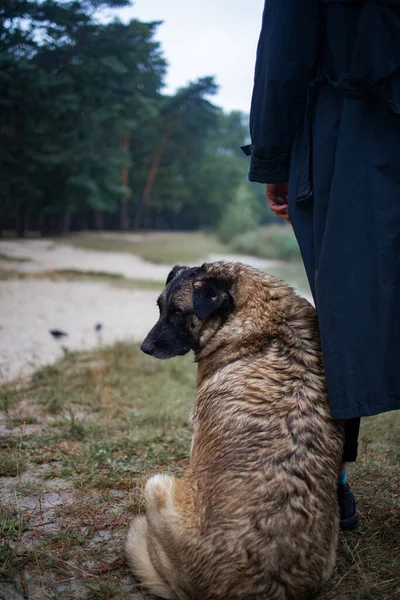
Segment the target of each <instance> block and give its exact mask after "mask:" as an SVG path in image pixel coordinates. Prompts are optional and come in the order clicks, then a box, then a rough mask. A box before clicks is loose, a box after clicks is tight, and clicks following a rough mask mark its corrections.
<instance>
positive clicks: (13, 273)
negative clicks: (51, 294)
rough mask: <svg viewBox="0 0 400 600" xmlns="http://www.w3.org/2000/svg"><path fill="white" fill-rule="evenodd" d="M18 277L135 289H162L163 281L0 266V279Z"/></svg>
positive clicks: (62, 270) (116, 275)
mask: <svg viewBox="0 0 400 600" xmlns="http://www.w3.org/2000/svg"><path fill="white" fill-rule="evenodd" d="M16 279H17V280H18V279H24V280H27V279H50V280H51V281H98V282H102V283H107V284H108V285H110V286H112V287H122V288H131V289H136V290H157V291H158V290H160V291H161V290H162V289H163V287H164V285H165V282H164V281H154V280H152V279H128V278H127V277H124V276H123V275H118V274H114V273H106V272H102V271H84V270H83V271H78V270H77V269H53V270H51V271H40V272H38V273H30V272H28V273H25V272H23V271H18V270H16V269H4V268H1V267H0V281H12V280H16Z"/></svg>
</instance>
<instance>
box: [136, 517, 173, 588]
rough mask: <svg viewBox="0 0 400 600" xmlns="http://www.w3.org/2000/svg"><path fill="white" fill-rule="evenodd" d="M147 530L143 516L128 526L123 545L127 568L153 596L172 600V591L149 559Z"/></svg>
mask: <svg viewBox="0 0 400 600" xmlns="http://www.w3.org/2000/svg"><path fill="white" fill-rule="evenodd" d="M147 529H148V527H147V519H146V517H145V516H142V517H136V519H134V520H133V521H132V523H131V525H130V528H129V532H128V537H127V539H126V545H125V552H126V557H127V560H128V563H129V566H130V568H131V570H132V572H133V573H134V574H135V576H136V577H137V578H138V579H139V581H140V582H141V583H142V584H143V586H144V587H146V588H148V589H149V590H151V592H152V593H153V594H155V595H156V596H160V597H161V598H167V599H168V600H173V598H174V595H173V592H172V589H171V588H170V586H169V585H168V583H167V582H166V581H164V580H163V579H162V577H161V576H160V575H159V573H158V572H157V571H156V568H155V566H154V565H153V562H152V560H151V558H150V553H149V548H148V535H147Z"/></svg>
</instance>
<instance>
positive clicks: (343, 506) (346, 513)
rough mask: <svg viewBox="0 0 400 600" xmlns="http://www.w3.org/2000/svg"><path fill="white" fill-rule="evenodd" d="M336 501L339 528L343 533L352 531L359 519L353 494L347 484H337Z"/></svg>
mask: <svg viewBox="0 0 400 600" xmlns="http://www.w3.org/2000/svg"><path fill="white" fill-rule="evenodd" d="M338 501H339V508H340V528H341V529H342V530H343V531H346V530H348V529H354V528H355V527H357V525H358V521H359V518H358V513H357V507H356V502H355V500H354V496H353V492H352V490H351V487H350V486H349V485H348V484H347V483H339V485H338Z"/></svg>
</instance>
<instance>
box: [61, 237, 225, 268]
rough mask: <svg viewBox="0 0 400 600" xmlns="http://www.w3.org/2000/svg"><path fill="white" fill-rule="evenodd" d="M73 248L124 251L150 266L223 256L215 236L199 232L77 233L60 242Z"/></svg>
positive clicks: (222, 247)
mask: <svg viewBox="0 0 400 600" xmlns="http://www.w3.org/2000/svg"><path fill="white" fill-rule="evenodd" d="M60 243H63V244H65V243H68V244H71V245H73V246H75V247H77V248H85V249H89V250H102V251H105V252H126V253H128V254H135V255H136V256H140V257H141V258H143V259H145V260H148V261H149V262H152V263H158V264H166V265H174V264H188V265H190V264H193V263H195V262H198V261H199V260H205V259H206V258H207V256H208V255H209V254H220V253H224V252H225V253H227V252H228V251H229V248H227V247H226V246H224V245H223V244H221V243H220V242H219V241H218V240H217V238H216V236H215V235H213V234H206V233H201V232H154V233H140V234H139V233H138V234H133V233H89V232H85V233H81V234H77V235H71V236H68V237H66V238H63V239H62V240H60Z"/></svg>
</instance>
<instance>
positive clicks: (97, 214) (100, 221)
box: [94, 210, 104, 231]
mask: <svg viewBox="0 0 400 600" xmlns="http://www.w3.org/2000/svg"><path fill="white" fill-rule="evenodd" d="M94 224H95V227H96V229H98V230H99V231H102V230H103V229H104V215H103V211H102V210H95V211H94Z"/></svg>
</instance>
